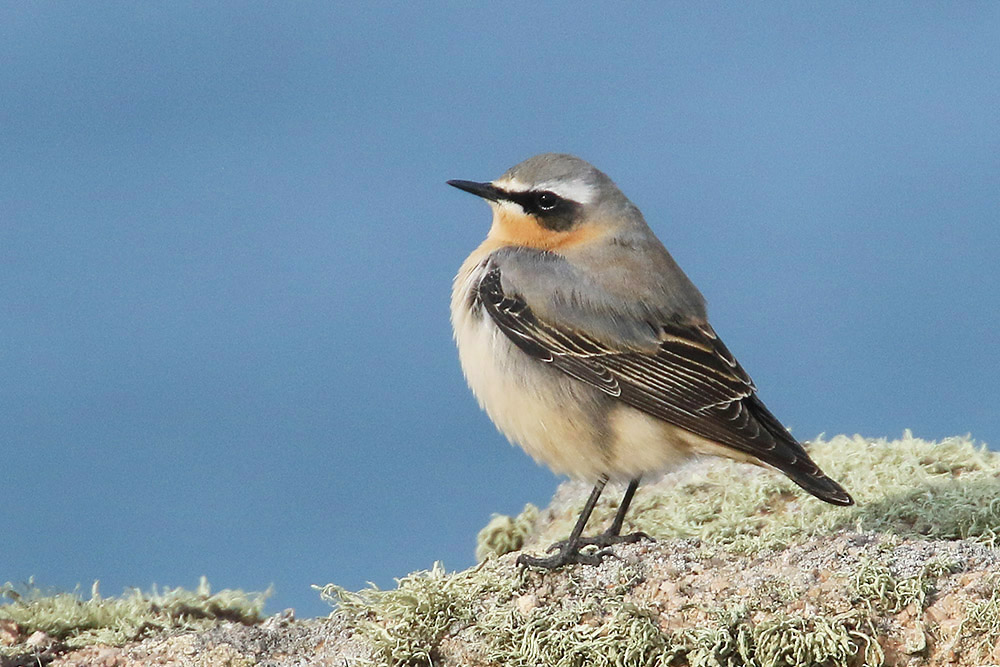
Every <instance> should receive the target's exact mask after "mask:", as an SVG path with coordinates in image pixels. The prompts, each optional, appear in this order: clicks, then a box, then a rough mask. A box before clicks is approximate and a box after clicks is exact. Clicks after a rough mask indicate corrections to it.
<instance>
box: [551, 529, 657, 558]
mask: <svg viewBox="0 0 1000 667" xmlns="http://www.w3.org/2000/svg"><path fill="white" fill-rule="evenodd" d="M642 540H649V541H650V542H655V541H656V540H654V539H653V538H652V537H650V536H649V535H647V534H646V533H643V532H641V531H638V532H635V533H629V534H628V535H618V534H617V533H607V532H605V533H601V534H600V535H594V536H593V537H581V538H580V540H579V546H581V547H587V546H595V547H597V548H598V549H602V550H607V548H608V547H610V546H614V545H615V544H634V543H635V542H640V541H642ZM566 543H567V540H560V541H559V542H556V543H555V544H553V545H552V546H550V547H549V549H548V553H552V552H553V551H555V550H556V549H564V548H566Z"/></svg>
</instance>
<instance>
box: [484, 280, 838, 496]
mask: <svg viewBox="0 0 1000 667" xmlns="http://www.w3.org/2000/svg"><path fill="white" fill-rule="evenodd" d="M500 278H501V275H500V269H499V268H492V269H490V270H488V271H487V272H486V273H485V275H484V276H483V278H482V280H481V281H480V283H479V290H478V300H479V302H480V303H481V304H482V306H483V307H484V309H485V310H486V312H487V313H488V314H489V315H490V317H491V318H492V319H493V321H494V322H495V323H496V325H497V326H498V327H499V328H500V330H501V331H503V332H504V334H505V335H506V336H507V337H508V338H509V339H510V340H511V341H512V342H513V343H514V344H515V345H516V346H517V347H518V348H520V349H521V350H522V351H524V352H525V353H526V354H528V355H529V356H531V357H534V358H535V359H538V360H539V361H541V362H543V363H547V364H551V365H552V366H554V367H555V368H558V369H559V370H560V371H562V372H564V373H566V374H567V375H569V376H571V377H573V378H575V379H577V380H580V381H581V382H586V383H587V384H590V385H592V386H594V387H596V388H597V389H600V390H601V391H603V392H605V393H606V394H608V395H610V396H613V397H615V398H616V399H618V400H621V401H622V402H624V403H626V404H628V405H631V406H632V407H634V408H637V409H639V410H642V411H643V412H646V413H647V414H650V415H652V416H654V417H657V418H659V419H662V420H664V421H666V422H669V423H671V424H674V425H676V426H680V427H682V428H685V429H687V430H689V431H691V432H692V433H695V434H697V435H700V436H702V437H704V438H707V439H709V440H712V441H714V442H717V443H720V444H722V445H725V446H728V447H731V448H733V449H735V450H737V451H740V452H743V453H745V454H750V455H752V456H755V457H757V458H759V459H761V460H762V461H764V462H766V463H769V464H771V465H773V466H775V467H776V468H778V469H779V470H781V471H782V472H784V473H785V474H787V475H788V476H789V477H790V478H791V479H792V481H794V482H795V483H796V484H798V485H799V486H801V487H802V488H804V489H805V490H806V491H809V492H810V493H812V494H814V495H815V496H817V497H819V498H821V499H823V500H826V501H827V502H831V503H834V504H838V505H849V504H851V503H852V502H853V501H852V500H851V497H850V495H848V494H847V492H846V491H844V489H843V488H841V486H840V485H839V484H837V483H836V482H835V481H833V480H832V479H830V478H829V477H827V476H826V475H825V474H824V473H823V471H822V470H820V469H819V467H818V466H817V465H816V464H815V463H814V462H813V461H812V460H811V459H810V458H809V456H808V454H807V453H806V451H805V449H803V448H802V445H800V444H799V443H798V441H796V440H795V439H794V438H793V437H792V436H791V434H789V433H788V431H787V430H786V429H785V427H784V426H782V425H781V423H780V422H779V421H778V420H777V418H775V417H774V415H772V414H771V412H770V411H769V410H768V409H767V408H766V407H765V406H764V404H763V403H762V402H761V401H760V399H759V398H758V397H757V393H756V387H755V386H754V384H753V381H752V380H751V379H750V376H749V375H747V373H746V371H744V370H743V368H742V367H741V366H740V365H739V363H738V362H737V361H736V359H735V357H733V355H732V354H731V353H730V352H729V350H728V349H726V346H725V345H723V343H722V341H721V340H719V338H718V336H717V335H716V334H715V332H714V331H713V330H712V328H711V327H710V326H708V325H707V324H700V325H698V324H695V325H689V324H684V323H679V322H665V323H657V325H656V326H655V327H654V330H657V331H659V333H660V339H661V342H660V346H659V349H658V350H657V351H656V353H655V354H647V353H644V352H639V351H632V350H620V349H613V348H611V347H609V346H607V345H605V344H604V343H602V342H600V341H598V340H596V339H594V338H592V337H590V336H588V335H587V334H585V333H582V332H579V331H573V330H569V329H566V328H561V327H558V326H555V325H552V324H550V323H547V322H545V321H543V320H541V319H539V318H538V317H537V316H535V314H534V313H533V312H532V310H531V308H529V307H528V305H527V303H526V302H525V301H524V299H523V298H521V297H520V296H518V295H510V294H505V293H504V291H503V287H502V284H501V279H500Z"/></svg>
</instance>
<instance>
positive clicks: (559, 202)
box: [501, 190, 583, 231]
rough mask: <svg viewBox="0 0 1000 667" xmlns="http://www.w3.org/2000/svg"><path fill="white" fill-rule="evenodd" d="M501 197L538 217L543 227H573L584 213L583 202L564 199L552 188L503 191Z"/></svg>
mask: <svg viewBox="0 0 1000 667" xmlns="http://www.w3.org/2000/svg"><path fill="white" fill-rule="evenodd" d="M501 198H502V199H506V200H508V201H512V202H514V203H515V204H517V205H518V206H520V207H521V208H523V209H524V212H525V213H527V214H528V215H533V216H535V217H536V218H538V222H539V224H541V225H542V226H543V227H545V228H546V229H551V230H553V231H566V230H568V229H570V228H572V227H573V225H574V224H575V223H576V222H577V220H578V219H579V218H580V216H581V215H582V211H581V209H582V208H583V207H582V205H581V204H579V203H577V202H575V201H573V200H572V199H564V198H563V197H560V196H559V195H557V194H556V193H554V192H552V191H550V190H528V191H526V192H507V191H502V195H501Z"/></svg>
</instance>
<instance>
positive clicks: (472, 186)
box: [448, 181, 504, 201]
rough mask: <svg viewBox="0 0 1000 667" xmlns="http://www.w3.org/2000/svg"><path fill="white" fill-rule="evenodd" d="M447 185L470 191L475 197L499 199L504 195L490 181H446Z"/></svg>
mask: <svg viewBox="0 0 1000 667" xmlns="http://www.w3.org/2000/svg"><path fill="white" fill-rule="evenodd" d="M448 185H451V186H454V187H456V188H458V189H459V190H465V191H466V192H471V193H472V194H474V195H476V196H477V197H482V198H483V199H489V200H490V201H499V200H500V199H501V198H502V197H503V195H504V192H503V190H501V189H500V188H498V187H496V186H495V185H493V184H492V183H476V182H475V181H448Z"/></svg>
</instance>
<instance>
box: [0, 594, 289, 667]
mask: <svg viewBox="0 0 1000 667" xmlns="http://www.w3.org/2000/svg"><path fill="white" fill-rule="evenodd" d="M268 594H269V593H244V592H243V591H239V590H222V591H219V592H218V593H214V594H213V593H212V592H211V589H210V587H209V584H208V581H207V580H206V579H205V578H204V577H202V578H201V581H200V583H199V585H198V588H197V589H195V590H193V591H191V590H186V589H183V588H173V589H170V588H167V589H164V590H163V592H159V591H158V590H157V589H156V588H155V587H154V588H153V591H152V592H151V593H143V592H141V591H139V590H137V589H132V590H130V591H127V592H126V593H125V594H124V595H122V596H121V597H110V598H106V597H102V596H101V594H100V591H99V589H98V584H97V582H95V583H94V585H93V587H92V589H91V595H90V599H88V600H84V599H82V598H81V597H80V596H79V595H77V594H74V593H55V594H45V593H44V592H43V591H41V590H40V589H39V588H38V587H36V586H35V585H34V583H33V582H28V583H27V584H25V585H21V586H16V585H14V584H11V583H9V582H8V583H7V584H5V585H3V586H0V598H6V599H7V600H8V601H9V602H8V603H6V604H3V605H0V619H5V620H9V621H13V622H14V623H16V624H17V625H18V627H19V629H20V633H19V634H20V635H21V636H22V637H25V638H27V637H28V636H30V635H31V634H32V633H34V632H36V631H42V632H44V633H45V634H47V635H48V636H50V637H52V638H53V639H55V640H58V641H59V642H61V643H62V644H64V645H66V646H67V647H69V648H77V647H81V646H89V645H92V644H104V645H110V646H120V645H122V644H124V643H126V642H129V641H133V640H135V639H139V638H141V637H143V636H147V635H149V634H152V633H154V632H158V631H161V630H167V629H184V630H197V629H206V628H209V627H211V626H213V625H215V624H216V623H218V621H220V620H230V621H236V622H239V623H244V624H252V623H256V622H258V621H259V620H260V618H261V612H262V611H263V608H264V600H265V599H266V598H267V596H268ZM24 652H30V651H27V649H26V647H25V646H24V645H23V644H15V645H14V646H8V647H3V646H0V653H6V654H7V655H13V654H17V653H24Z"/></svg>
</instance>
